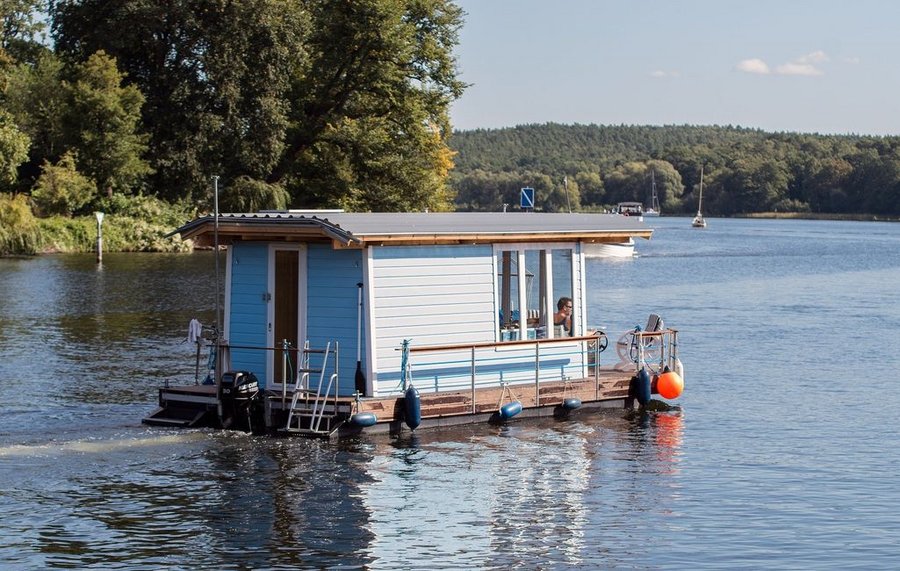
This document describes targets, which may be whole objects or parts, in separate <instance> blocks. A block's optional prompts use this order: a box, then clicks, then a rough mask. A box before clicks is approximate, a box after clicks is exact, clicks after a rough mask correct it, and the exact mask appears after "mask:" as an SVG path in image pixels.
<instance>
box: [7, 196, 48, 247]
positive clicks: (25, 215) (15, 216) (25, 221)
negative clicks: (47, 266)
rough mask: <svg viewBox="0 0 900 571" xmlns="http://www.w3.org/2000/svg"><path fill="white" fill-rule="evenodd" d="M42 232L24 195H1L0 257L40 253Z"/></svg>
mask: <svg viewBox="0 0 900 571" xmlns="http://www.w3.org/2000/svg"><path fill="white" fill-rule="evenodd" d="M39 244H40V232H39V231H38V228H37V223H36V221H35V218H34V215H33V214H32V212H31V206H29V204H28V200H27V198H26V197H25V196H24V195H21V194H20V195H17V196H12V195H9V194H0V256H8V255H29V254H34V253H35V252H37V251H38V248H39Z"/></svg>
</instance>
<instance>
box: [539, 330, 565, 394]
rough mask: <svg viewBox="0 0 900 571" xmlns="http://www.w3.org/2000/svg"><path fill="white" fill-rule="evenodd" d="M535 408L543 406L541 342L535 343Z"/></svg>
mask: <svg viewBox="0 0 900 571" xmlns="http://www.w3.org/2000/svg"><path fill="white" fill-rule="evenodd" d="M563 377H565V374H563ZM563 380H565V378H563ZM534 406H541V342H540V341H538V340H535V341H534Z"/></svg>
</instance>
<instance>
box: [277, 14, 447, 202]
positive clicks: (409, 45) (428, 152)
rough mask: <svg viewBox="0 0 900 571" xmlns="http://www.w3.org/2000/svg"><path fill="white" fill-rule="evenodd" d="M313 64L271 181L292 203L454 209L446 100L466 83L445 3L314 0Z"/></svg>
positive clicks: (298, 91) (299, 92) (298, 89)
mask: <svg viewBox="0 0 900 571" xmlns="http://www.w3.org/2000/svg"><path fill="white" fill-rule="evenodd" d="M309 5H310V14H311V19H312V27H311V29H312V33H311V36H310V38H309V41H308V44H307V45H308V46H309V53H310V62H309V66H308V68H307V70H306V73H304V74H303V76H302V78H301V79H302V80H301V81H300V82H298V83H297V84H296V85H295V93H296V94H297V96H298V100H299V104H298V105H297V107H295V109H294V110H293V112H292V119H293V125H292V129H291V130H290V132H289V136H288V140H287V145H286V152H285V154H284V157H283V159H282V161H281V163H280V165H279V167H278V168H276V169H275V171H274V172H273V173H272V175H271V176H270V177H269V180H270V181H287V183H286V184H287V186H288V187H289V188H290V189H291V190H292V193H293V195H294V200H295V203H297V204H301V205H304V206H331V205H335V204H340V203H345V204H348V205H350V206H351V207H352V208H354V209H358V210H366V209H371V210H412V209H418V208H422V207H427V208H431V209H442V208H446V207H448V206H449V194H448V192H447V189H446V179H447V173H448V172H449V168H450V166H451V165H452V163H451V162H450V157H451V152H450V151H449V149H448V148H447V144H446V143H447V138H448V136H449V134H450V128H449V105H450V102H451V101H452V100H453V99H455V98H456V97H459V95H460V94H461V93H462V89H463V87H464V85H463V83H462V82H460V81H459V80H458V79H456V68H455V62H454V60H453V58H452V48H453V46H454V45H455V44H456V42H457V31H458V29H459V27H460V25H461V11H460V9H459V8H457V7H456V6H454V5H453V4H452V3H451V2H449V1H448V0H357V1H353V2H330V1H326V0H312V1H311V2H309Z"/></svg>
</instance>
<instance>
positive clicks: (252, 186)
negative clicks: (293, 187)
mask: <svg viewBox="0 0 900 571" xmlns="http://www.w3.org/2000/svg"><path fill="white" fill-rule="evenodd" d="M289 200H290V196H289V195H288V193H287V191H286V190H284V188H283V187H281V186H279V185H277V184H267V183H265V182H262V181H259V180H254V179H252V178H250V177H246V176H243V177H240V178H238V179H237V180H236V181H234V182H233V183H232V184H230V185H228V186H226V187H225V189H224V192H223V193H222V198H221V200H220V202H221V206H222V210H223V211H230V212H258V211H260V210H284V209H285V208H287V204H288V201H289Z"/></svg>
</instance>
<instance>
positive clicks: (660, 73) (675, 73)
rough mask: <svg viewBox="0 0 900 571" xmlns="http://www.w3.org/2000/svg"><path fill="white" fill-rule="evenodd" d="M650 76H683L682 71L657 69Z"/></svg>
mask: <svg viewBox="0 0 900 571" xmlns="http://www.w3.org/2000/svg"><path fill="white" fill-rule="evenodd" d="M650 77H659V78H661V77H681V72H678V71H664V70H661V69H656V70H653V71H651V72H650Z"/></svg>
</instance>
